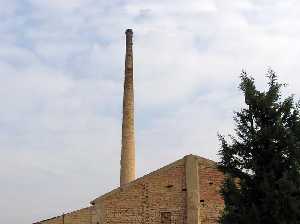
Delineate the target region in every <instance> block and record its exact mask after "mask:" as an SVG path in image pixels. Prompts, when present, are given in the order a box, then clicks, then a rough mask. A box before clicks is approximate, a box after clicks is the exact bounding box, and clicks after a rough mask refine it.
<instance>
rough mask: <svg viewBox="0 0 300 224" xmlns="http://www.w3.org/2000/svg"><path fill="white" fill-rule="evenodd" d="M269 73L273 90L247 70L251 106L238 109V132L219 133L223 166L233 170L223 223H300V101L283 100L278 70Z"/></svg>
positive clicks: (246, 90)
mask: <svg viewBox="0 0 300 224" xmlns="http://www.w3.org/2000/svg"><path fill="white" fill-rule="evenodd" d="M267 77H268V79H269V82H268V88H267V90H266V91H258V90H257V89H256V86H255V83H254V79H253V78H252V77H249V76H248V75H247V74H246V73H245V72H242V74H241V83H240V89H241V90H242V92H243V94H244V96H245V104H246V106H245V108H243V109H241V111H240V112H236V113H235V117H234V121H235V124H236V128H235V136H230V141H229V142H228V141H226V140H225V138H224V137H223V136H219V137H220V141H221V145H222V146H221V150H220V151H219V154H220V156H221V162H220V164H219V165H220V167H221V168H222V169H224V171H226V173H227V174H228V175H227V176H228V178H227V180H226V181H225V183H224V186H223V189H222V194H223V197H224V200H225V210H224V213H223V215H222V217H221V219H220V223H223V224H297V223H300V172H299V171H300V115H299V103H298V104H296V103H295V102H294V99H293V97H292V96H291V97H287V98H285V99H282V97H281V88H282V87H283V86H284V85H283V84H280V83H279V82H278V81H277V78H276V75H275V73H274V72H273V71H272V70H269V71H268V73H267ZM229 174H230V175H229ZM237 178H238V179H237Z"/></svg>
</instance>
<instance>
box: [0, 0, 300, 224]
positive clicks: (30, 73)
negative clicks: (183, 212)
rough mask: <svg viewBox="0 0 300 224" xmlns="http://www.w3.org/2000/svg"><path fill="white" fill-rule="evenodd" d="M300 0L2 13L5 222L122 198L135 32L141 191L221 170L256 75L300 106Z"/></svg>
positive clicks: (0, 164) (4, 9)
mask: <svg viewBox="0 0 300 224" xmlns="http://www.w3.org/2000/svg"><path fill="white" fill-rule="evenodd" d="M299 24H300V1H298V0H285V1H279V0H230V1H224V0H184V1H183V0H165V1H159V0H151V1H149V0H111V1H104V0H64V1H61V0H0V49H1V50H0V83H1V88H0V104H1V106H0V211H1V213H0V222H1V223H6V224H25V223H32V222H34V221H38V220H41V219H46V218H50V217H53V216H56V215H61V214H62V213H66V212H69V211H72V210H74V209H79V208H82V207H85V206H88V205H89V201H91V200H93V199H95V198H96V197H98V196H100V195H102V194H103V193H105V192H108V191H110V190H112V189H114V188H116V187H117V186H118V184H119V168H120V167H119V160H120V148H121V117H122V111H121V107H122V92H123V80H124V56H125V34H124V32H125V30H126V29H127V28H132V29H133V32H134V40H133V41H134V45H133V50H134V76H135V80H134V82H135V115H136V117H135V122H136V123H135V125H136V157H137V158H136V159H137V175H138V177H140V176H143V175H144V174H146V173H148V172H151V171H153V170H155V169H158V168H160V167H161V166H164V165H166V164H168V163H171V162H173V161H174V160H177V159H180V158H182V157H183V156H184V155H187V154H196V155H200V156H203V157H206V158H209V159H213V160H216V161H217V160H218V155H217V154H218V150H219V148H220V146H219V142H218V138H217V134H218V133H221V134H224V135H227V134H230V133H233V132H234V124H233V119H232V118H233V112H234V111H238V110H239V109H240V108H241V107H242V106H243V96H242V94H241V92H240V91H239V89H238V84H239V75H240V73H241V71H242V70H243V69H244V70H246V71H247V72H248V73H249V74H251V75H252V76H253V77H254V78H255V80H256V83H257V86H258V87H259V88H261V89H264V88H265V87H266V82H267V79H266V77H265V74H266V72H267V70H268V69H269V68H272V69H273V70H275V72H276V73H277V74H278V76H279V80H280V81H282V82H284V83H287V84H288V86H287V87H286V88H285V90H284V93H283V94H284V95H289V94H295V96H296V98H299V96H300V76H299V74H300V63H299V58H300V44H299V39H300V25H299Z"/></svg>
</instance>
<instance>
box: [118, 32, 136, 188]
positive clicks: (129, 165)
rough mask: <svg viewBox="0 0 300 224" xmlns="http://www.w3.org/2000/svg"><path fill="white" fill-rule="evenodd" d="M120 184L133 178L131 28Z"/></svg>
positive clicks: (128, 41)
mask: <svg viewBox="0 0 300 224" xmlns="http://www.w3.org/2000/svg"><path fill="white" fill-rule="evenodd" d="M125 34H126V56H125V81H124V96H123V122H122V149H121V170H120V186H123V185H125V184H127V183H129V182H131V181H133V180H134V179H135V139H134V89H133V58H132V36H133V32H132V30H131V29H127V30H126V32H125Z"/></svg>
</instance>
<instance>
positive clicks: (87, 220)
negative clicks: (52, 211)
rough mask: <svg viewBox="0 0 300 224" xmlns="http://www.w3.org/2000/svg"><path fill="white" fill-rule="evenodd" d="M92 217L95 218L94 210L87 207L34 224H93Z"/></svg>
mask: <svg viewBox="0 0 300 224" xmlns="http://www.w3.org/2000/svg"><path fill="white" fill-rule="evenodd" d="M93 216H95V210H94V208H93V207H87V208H83V209H80V210H77V211H74V212H70V213H68V214H65V215H61V216H58V217H55V218H52V219H48V220H44V221H40V222H37V223H36V224H94V223H95V222H94V221H93Z"/></svg>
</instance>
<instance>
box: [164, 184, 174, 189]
mask: <svg viewBox="0 0 300 224" xmlns="http://www.w3.org/2000/svg"><path fill="white" fill-rule="evenodd" d="M173 186H174V185H172V184H169V185H167V186H166V188H171V187H173Z"/></svg>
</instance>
